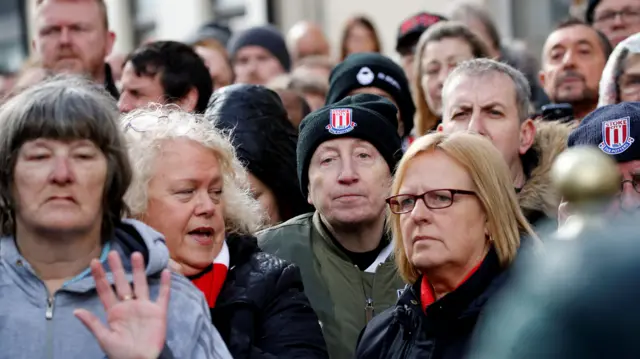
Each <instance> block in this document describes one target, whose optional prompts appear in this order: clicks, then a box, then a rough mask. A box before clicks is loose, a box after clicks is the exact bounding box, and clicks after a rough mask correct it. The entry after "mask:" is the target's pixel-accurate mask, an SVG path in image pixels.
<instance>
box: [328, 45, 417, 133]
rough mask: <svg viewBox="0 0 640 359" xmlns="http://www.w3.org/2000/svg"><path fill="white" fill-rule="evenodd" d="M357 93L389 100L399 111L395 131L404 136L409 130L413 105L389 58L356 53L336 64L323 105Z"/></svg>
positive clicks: (398, 69) (397, 68)
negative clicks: (325, 101) (325, 102)
mask: <svg viewBox="0 0 640 359" xmlns="http://www.w3.org/2000/svg"><path fill="white" fill-rule="evenodd" d="M359 93H369V94H374V95H379V96H383V97H386V98H387V99H389V100H390V101H391V102H392V103H393V104H394V105H396V107H397V108H398V110H399V117H398V121H397V122H396V131H397V132H398V134H399V135H400V136H407V135H408V134H409V133H410V132H411V129H412V128H413V115H414V114H415V112H416V108H415V106H414V104H413V99H412V97H411V91H410V89H409V81H408V80H407V77H406V76H405V74H404V71H403V70H402V68H401V67H400V66H398V64H396V63H395V62H393V60H391V59H390V58H388V57H386V56H384V55H381V54H378V53H371V52H367V53H356V54H352V55H349V56H348V57H347V58H346V59H345V60H344V61H343V62H341V63H340V64H338V66H336V67H335V68H334V69H333V71H331V76H330V77H329V92H328V93H327V105H329V104H333V103H336V102H338V101H340V100H342V99H343V98H345V97H347V96H351V95H355V94H359Z"/></svg>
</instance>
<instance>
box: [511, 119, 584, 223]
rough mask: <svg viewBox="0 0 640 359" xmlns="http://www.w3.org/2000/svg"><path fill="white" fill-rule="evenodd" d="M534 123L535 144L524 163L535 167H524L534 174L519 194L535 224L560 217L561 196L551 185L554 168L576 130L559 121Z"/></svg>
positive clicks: (570, 124)
mask: <svg viewBox="0 0 640 359" xmlns="http://www.w3.org/2000/svg"><path fill="white" fill-rule="evenodd" d="M534 123H535V125H536V137H535V141H534V143H533V146H532V147H531V149H530V150H529V152H527V154H525V156H524V157H525V158H524V159H523V161H525V160H528V161H530V162H535V163H529V164H528V166H527V164H526V163H525V164H523V165H524V167H525V168H527V167H529V168H530V170H529V171H528V176H527V181H526V182H525V184H524V186H523V187H522V189H521V190H520V192H519V193H518V201H519V202H520V208H522V211H523V212H524V214H525V216H526V217H527V219H529V222H532V224H534V223H535V222H537V220H538V219H542V218H544V217H547V218H556V216H557V213H558V205H559V204H560V195H559V194H558V193H557V191H556V190H555V189H554V188H553V185H552V183H551V176H550V172H551V166H552V165H553V162H554V161H555V159H556V157H557V156H558V155H559V154H560V153H561V152H562V151H564V150H565V149H566V148H567V138H568V137H569V133H571V131H572V130H573V129H574V128H575V127H576V125H575V124H574V123H562V122H558V121H542V120H537V121H535V122H534ZM525 172H526V171H525Z"/></svg>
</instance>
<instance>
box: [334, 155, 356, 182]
mask: <svg viewBox="0 0 640 359" xmlns="http://www.w3.org/2000/svg"><path fill="white" fill-rule="evenodd" d="M358 180H359V176H358V172H357V170H356V168H355V163H353V161H351V159H347V160H343V161H341V167H340V174H339V175H338V182H339V183H341V184H346V185H349V184H354V183H356V182H358Z"/></svg>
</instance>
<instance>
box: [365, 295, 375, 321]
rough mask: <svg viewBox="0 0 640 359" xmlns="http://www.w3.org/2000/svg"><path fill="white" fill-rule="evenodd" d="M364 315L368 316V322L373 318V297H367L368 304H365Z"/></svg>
mask: <svg viewBox="0 0 640 359" xmlns="http://www.w3.org/2000/svg"><path fill="white" fill-rule="evenodd" d="M364 315H365V317H366V318H367V324H369V322H370V321H371V319H373V299H371V298H367V304H366V305H365V306H364Z"/></svg>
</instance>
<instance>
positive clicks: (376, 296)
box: [257, 212, 404, 359]
mask: <svg viewBox="0 0 640 359" xmlns="http://www.w3.org/2000/svg"><path fill="white" fill-rule="evenodd" d="M257 237H258V244H259V245H260V247H261V248H262V250H264V251H265V252H268V253H272V254H274V255H277V256H278V257H280V258H282V259H285V260H288V261H291V262H293V263H295V264H296V265H298V266H299V267H300V271H301V272H302V281H303V283H304V291H305V293H306V295H307V297H308V298H309V301H310V302H311V306H312V307H313V309H314V310H315V312H316V314H317V315H318V318H319V319H320V324H321V326H322V330H323V333H324V338H325V341H326V342H327V349H328V350H329V355H330V357H331V358H332V359H351V358H353V355H354V352H355V347H356V342H357V340H358V336H359V334H360V332H361V331H362V329H363V328H364V327H365V325H366V324H367V316H368V315H375V314H378V313H381V312H382V311H384V310H385V309H387V308H389V307H392V306H393V305H394V304H395V303H396V301H397V300H398V295H399V293H401V292H402V289H403V288H404V283H403V282H402V279H401V278H400V276H399V275H398V273H397V270H396V267H395V263H394V262H393V255H392V254H390V253H392V252H391V246H392V245H391V244H390V245H389V246H388V247H387V248H385V250H383V251H382V253H381V255H380V256H378V259H379V260H380V259H383V258H384V256H385V255H387V257H386V258H384V260H383V261H382V262H380V263H378V264H377V265H372V267H370V268H368V269H367V270H366V271H362V270H360V269H359V268H358V267H357V266H355V265H354V264H353V263H351V261H350V260H349V258H348V257H347V256H346V255H345V254H344V253H342V252H341V251H340V250H339V249H338V248H337V247H336V246H335V244H334V243H333V242H332V240H331V238H330V237H329V234H328V233H327V232H326V230H325V229H324V227H323V226H322V224H321V223H320V216H319V214H318V213H317V212H316V213H315V214H314V213H309V214H303V215H301V216H298V217H295V218H292V219H290V220H289V221H287V222H285V223H282V224H280V225H278V226H275V227H272V228H269V229H266V230H264V231H262V232H259V233H258V235H257ZM374 264H375V263H374Z"/></svg>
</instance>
